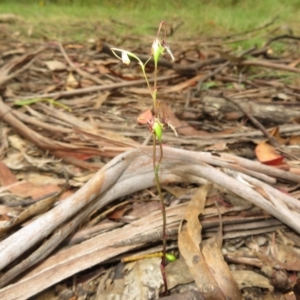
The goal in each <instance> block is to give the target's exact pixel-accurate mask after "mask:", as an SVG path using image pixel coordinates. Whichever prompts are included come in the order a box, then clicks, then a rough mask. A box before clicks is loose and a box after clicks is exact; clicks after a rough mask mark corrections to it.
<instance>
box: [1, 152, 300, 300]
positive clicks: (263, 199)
mask: <svg viewBox="0 0 300 300" xmlns="http://www.w3.org/2000/svg"><path fill="white" fill-rule="evenodd" d="M214 166H222V167H223V168H224V167H225V171H226V172H227V173H228V174H229V175H228V174H226V173H225V172H222V171H221V170H219V169H218V168H215V167H214ZM239 166H240V167H243V168H247V169H250V170H252V171H255V172H262V173H265V174H267V175H269V176H272V177H275V178H282V179H284V180H286V181H287V180H288V181H292V182H297V183H299V182H300V176H298V175H295V174H292V173H290V172H286V171H282V170H278V169H276V168H273V167H268V166H265V165H262V164H260V163H258V162H253V161H250V160H246V159H242V158H238V157H235V156H232V155H228V154H224V155H219V156H214V155H212V154H210V153H203V152H193V151H187V150H181V149H174V148H171V147H165V148H164V160H163V163H162V166H161V172H160V179H161V182H162V183H164V184H166V183H170V182H182V181H184V182H193V183H198V184H199V183H203V179H206V180H208V181H211V182H214V183H216V184H218V185H220V186H222V187H223V188H225V189H227V190H229V191H231V192H233V193H235V194H238V195H239V196H241V197H242V198H244V199H247V200H248V201H250V202H251V203H252V204H254V205H256V206H258V207H260V208H262V209H263V210H265V211H266V212H268V213H269V214H271V215H273V216H274V217H276V218H277V219H279V220H281V221H282V222H283V223H284V224H286V225H288V226H289V227H291V228H293V229H294V230H295V231H297V232H298V233H300V204H299V202H298V201H297V200H296V199H295V198H293V197H291V196H289V195H287V194H284V193H282V192H280V191H278V190H276V189H275V188H273V187H272V186H270V185H268V184H266V183H264V182H262V181H261V180H259V179H256V178H254V177H250V176H249V175H246V174H244V173H242V172H237V171H233V169H234V168H235V169H238V168H237V167H239ZM255 172H254V173H253V174H255ZM154 182H155V181H154V177H153V162H152V147H142V148H139V149H135V150H131V151H128V152H125V153H123V154H121V155H119V156H117V157H115V158H114V159H113V160H111V161H110V162H109V163H108V164H107V165H105V166H104V167H103V168H102V169H101V170H99V171H98V172H97V173H96V174H95V175H94V177H93V178H92V179H91V180H90V181H89V182H87V183H86V184H85V185H84V186H83V187H82V188H81V189H80V190H78V191H77V192H76V193H75V194H74V195H72V196H70V197H69V198H67V199H65V200H64V201H62V202H61V203H60V204H59V205H57V206H56V207H54V208H53V209H51V210H50V211H48V212H47V213H45V214H44V215H43V216H41V217H40V218H38V219H36V220H34V221H32V222H31V223H30V224H28V225H27V226H25V227H24V228H22V229H20V230H19V231H17V232H16V233H14V234H12V235H11V236H9V237H8V238H6V239H5V240H3V241H2V242H1V243H0V269H1V270H2V269H3V268H5V267H6V266H7V265H9V264H10V263H11V262H13V261H14V260H15V259H17V258H18V257H20V256H21V255H22V254H23V253H25V252H26V251H27V250H29V249H30V248H31V247H33V246H34V245H35V244H36V243H37V242H39V241H42V240H43V239H44V238H46V237H47V236H49V235H50V234H51V233H53V232H54V231H55V230H56V229H58V228H59V227H60V226H61V225H62V224H63V223H64V222H66V221H67V220H69V219H70V218H73V217H74V216H75V215H76V214H77V213H79V212H80V211H82V210H84V209H85V208H86V207H88V206H89V204H90V203H92V202H93V201H94V202H93V203H97V205H96V206H95V207H94V208H95V209H100V208H102V207H103V206H105V205H106V204H108V203H111V202H112V201H113V200H115V199H118V198H119V197H122V196H124V195H128V194H131V193H133V192H136V191H139V190H141V189H144V188H148V187H151V186H153V185H154ZM259 191H263V192H262V193H259ZM159 214H160V212H157V219H156V218H155V220H152V221H151V219H149V222H146V224H140V223H136V224H135V225H134V227H133V228H131V229H130V230H129V227H124V228H121V229H118V230H116V231H113V232H114V234H116V235H114V234H112V232H110V233H108V234H104V235H100V236H98V237H95V238H93V239H92V240H88V241H86V242H83V243H82V244H80V245H76V246H74V248H73V247H72V248H70V249H72V250H70V251H71V252H70V253H69V252H68V251H67V250H66V251H62V252H59V253H58V254H57V255H59V259H58V257H56V256H53V257H54V258H53V257H50V258H49V259H47V260H46V261H45V262H44V263H42V264H41V265H40V266H39V267H38V268H36V269H33V270H32V271H31V272H30V273H29V274H27V275H26V276H25V277H24V278H23V279H21V280H20V281H18V282H16V283H14V284H12V285H10V286H7V287H5V288H3V289H1V290H0V298H1V299H26V298H28V297H30V296H32V295H34V294H36V293H38V292H39V291H42V290H44V289H45V288H47V287H49V286H51V285H53V284H54V283H56V282H59V281H61V280H62V279H64V278H67V277H69V276H71V275H73V274H75V273H77V272H79V271H81V270H84V269H86V268H89V267H91V266H93V265H95V264H98V263H100V262H103V261H105V260H106V259H108V258H109V257H113V256H115V255H118V254H121V253H123V252H126V251H128V250H129V249H132V248H135V247H136V245H130V246H124V247H118V248H112V247H111V246H112V245H113V244H115V243H116V242H118V241H120V237H122V239H130V238H133V237H134V236H136V235H138V234H142V233H145V232H147V231H149V230H150V231H151V230H152V228H154V229H155V230H157V226H160V225H161V219H160V217H159ZM144 221H145V220H144ZM173 221H174V219H173V220H170V219H169V221H168V225H170V224H174V223H173ZM137 222H138V221H137ZM151 222H153V224H152V223H151ZM138 224H139V226H137V225H138ZM149 224H150V229H149ZM158 224H159V225H158ZM128 226H129V225H128ZM73 251H74V252H73ZM49 261H50V262H49ZM51 261H52V263H51ZM58 262H59V263H58ZM30 287H32V288H30Z"/></svg>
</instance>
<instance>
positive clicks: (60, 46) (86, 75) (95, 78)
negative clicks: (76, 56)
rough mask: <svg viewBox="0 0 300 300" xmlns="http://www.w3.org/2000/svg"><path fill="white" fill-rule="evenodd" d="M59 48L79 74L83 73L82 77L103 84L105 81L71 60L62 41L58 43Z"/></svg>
mask: <svg viewBox="0 0 300 300" xmlns="http://www.w3.org/2000/svg"><path fill="white" fill-rule="evenodd" d="M57 45H58V48H59V50H60V51H61V53H62V55H63V57H64V58H65V60H66V61H67V63H68V65H69V66H70V67H71V68H72V69H73V70H74V71H76V72H77V73H78V74H79V75H81V76H82V77H85V78H88V79H90V80H92V81H94V82H95V83H98V84H100V85H103V81H102V80H100V79H99V78H98V77H96V76H93V75H91V74H89V73H88V72H85V71H83V70H81V69H80V68H79V67H76V66H75V64H74V63H73V62H72V61H71V60H70V58H69V56H68V55H67V53H66V51H65V49H64V47H63V45H62V44H61V43H59V42H58V43H57Z"/></svg>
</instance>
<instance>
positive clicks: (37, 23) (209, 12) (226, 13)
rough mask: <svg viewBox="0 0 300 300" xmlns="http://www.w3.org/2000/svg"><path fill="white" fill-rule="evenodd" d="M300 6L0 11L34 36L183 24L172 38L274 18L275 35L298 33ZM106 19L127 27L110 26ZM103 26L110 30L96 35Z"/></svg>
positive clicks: (131, 2) (237, 0)
mask: <svg viewBox="0 0 300 300" xmlns="http://www.w3.org/2000/svg"><path fill="white" fill-rule="evenodd" d="M299 8H300V1H299V0H264V1H261V0H214V1H209V0H202V1H196V0H194V1H184V0H175V1H161V0H148V1H147V2H146V1H138V0H125V1H121V0H111V1H108V0H102V1H101V0H98V1H96V0H56V1H50V0H35V1H33V0H28V1H25V0H23V1H16V0H15V1H14V0H7V1H5V0H4V1H1V3H0V11H1V12H2V13H14V14H17V15H19V16H22V17H23V18H24V19H25V20H26V22H27V24H28V26H22V28H21V29H20V30H21V33H24V34H25V33H26V32H28V28H29V26H31V29H32V36H33V37H45V36H46V37H47V38H51V39H52V38H56V39H66V38H67V39H68V40H77V41H86V40H88V39H89V38H101V37H103V36H105V34H112V33H113V34H116V35H117V36H120V35H123V34H126V33H128V32H130V34H137V35H143V36H145V35H147V36H149V35H150V34H151V35H153V33H154V32H155V25H156V24H158V23H159V22H160V21H161V20H166V21H170V22H172V23H175V20H176V21H177V22H180V20H181V21H183V22H184V24H183V25H182V26H181V27H180V28H179V29H178V31H177V32H176V34H177V35H176V39H178V38H180V37H193V36H195V37H197V38H198V37H201V36H224V35H228V34H234V33H239V32H243V31H247V30H251V29H253V28H257V27H260V26H262V25H264V24H266V23H268V22H270V21H271V20H273V19H274V17H276V16H278V17H279V18H278V20H277V21H276V23H275V25H274V26H272V29H274V30H275V32H274V34H287V33H289V31H290V30H291V29H292V30H296V31H297V30H299V27H298V28H297V27H296V26H298V25H297V19H298V15H299V13H298V11H299ZM109 19H114V20H116V21H118V22H122V23H124V24H127V25H129V26H128V27H127V26H122V25H119V24H117V23H111V22H109ZM105 24H106V25H107V26H109V27H114V28H108V31H106V32H101V27H102V26H103V25H105ZM71 25H72V26H71ZM97 26H98V27H99V28H100V29H99V31H97ZM102 28H103V27H102ZM22 30H23V32H22ZM269 31H270V28H268V29H267V31H266V30H265V31H259V32H254V33H251V34H249V35H247V40H246V41H238V44H235V45H234V44H233V46H237V45H240V44H241V43H242V45H243V46H247V47H248V46H249V45H253V44H255V43H256V44H259V45H260V44H261V43H262V42H263V41H265V39H266V37H265V34H266V32H269ZM295 34H297V32H295ZM99 35H100V36H99ZM244 38H245V36H244Z"/></svg>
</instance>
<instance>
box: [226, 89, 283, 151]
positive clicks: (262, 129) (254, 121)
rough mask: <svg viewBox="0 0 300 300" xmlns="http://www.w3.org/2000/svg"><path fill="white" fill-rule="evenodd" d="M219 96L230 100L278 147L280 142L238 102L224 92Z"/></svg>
mask: <svg viewBox="0 0 300 300" xmlns="http://www.w3.org/2000/svg"><path fill="white" fill-rule="evenodd" d="M221 97H222V98H224V99H226V100H227V101H229V102H231V103H232V104H234V105H235V106H236V107H237V108H238V109H239V110H240V111H241V112H242V113H243V114H244V115H245V116H246V117H247V118H248V119H249V120H250V121H251V122H252V124H253V125H254V126H255V127H257V128H258V129H259V130H261V132H262V133H263V134H264V135H265V136H266V137H267V138H268V139H269V141H270V143H271V145H272V146H273V147H278V148H279V147H280V144H279V143H278V142H277V140H276V139H275V138H274V137H273V136H272V135H270V133H269V132H268V131H267V130H266V128H265V127H264V126H263V125H262V124H261V123H260V122H259V121H258V120H257V119H256V118H254V117H253V116H252V115H250V114H249V113H248V112H247V111H246V110H244V109H243V107H241V105H240V104H239V103H237V102H235V101H234V100H232V99H231V98H228V97H226V96H225V95H224V93H223V94H222V95H221Z"/></svg>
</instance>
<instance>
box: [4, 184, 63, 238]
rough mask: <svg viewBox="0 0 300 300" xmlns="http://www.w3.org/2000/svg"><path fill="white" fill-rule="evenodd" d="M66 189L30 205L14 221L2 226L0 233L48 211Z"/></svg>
mask: <svg viewBox="0 0 300 300" xmlns="http://www.w3.org/2000/svg"><path fill="white" fill-rule="evenodd" d="M64 190H65V189H62V190H61V191H60V192H58V193H54V194H53V195H51V196H49V197H47V198H46V199H43V200H41V201H39V202H37V203H34V204H33V205H31V206H29V208H28V209H26V210H24V211H23V212H22V213H21V214H20V215H19V216H18V217H17V218H16V219H14V220H12V222H10V223H9V224H8V225H7V226H5V227H2V228H0V235H2V234H4V233H6V232H7V231H9V230H10V229H12V228H13V227H15V226H16V225H18V224H21V223H23V222H24V221H26V220H28V219H29V218H31V217H34V216H37V215H39V214H41V213H43V212H45V211H47V210H48V209H49V208H50V207H51V206H52V205H53V204H54V203H55V202H56V201H57V200H58V199H59V198H60V196H61V195H62V194H63V192H64Z"/></svg>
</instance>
